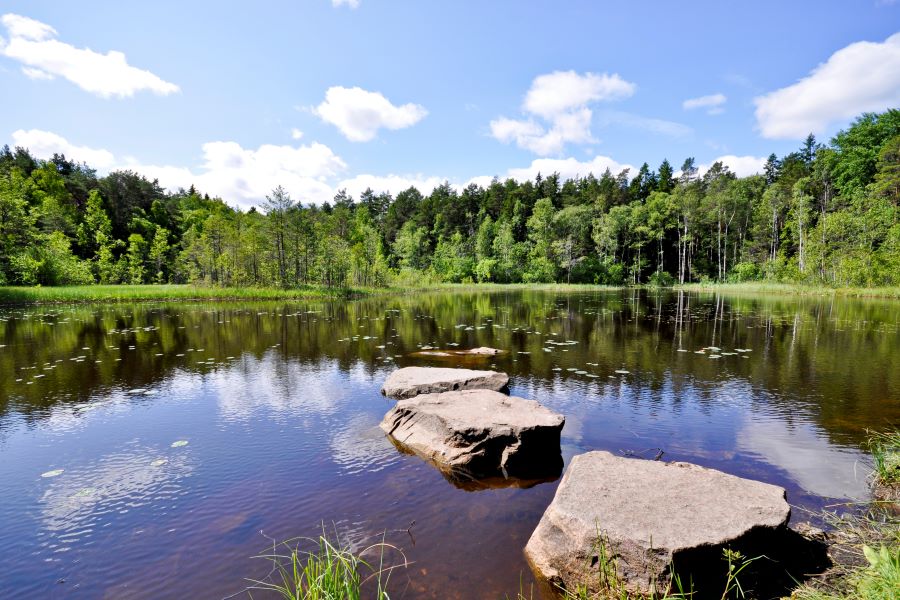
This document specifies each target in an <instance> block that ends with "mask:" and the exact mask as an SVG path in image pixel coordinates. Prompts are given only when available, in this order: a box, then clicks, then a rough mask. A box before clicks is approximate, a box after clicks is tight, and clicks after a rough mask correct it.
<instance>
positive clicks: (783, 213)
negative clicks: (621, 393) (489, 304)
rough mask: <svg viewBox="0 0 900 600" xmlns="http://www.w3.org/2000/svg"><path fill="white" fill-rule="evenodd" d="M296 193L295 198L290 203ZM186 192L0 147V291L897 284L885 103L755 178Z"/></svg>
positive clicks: (704, 175) (897, 202) (898, 163)
mask: <svg viewBox="0 0 900 600" xmlns="http://www.w3.org/2000/svg"><path fill="white" fill-rule="evenodd" d="M298 200H299V201H298ZM228 201H229V199H228V198H210V197H209V196H208V195H205V194H203V193H202V190H197V189H195V188H194V187H193V186H192V187H190V188H189V189H187V190H178V191H176V192H173V193H169V192H166V191H165V190H163V189H162V188H161V187H160V185H159V184H158V183H157V182H156V181H149V180H147V179H146V178H144V177H143V176H141V175H140V174H138V173H134V172H131V171H114V172H112V173H110V174H108V175H106V176H103V177H98V176H97V174H96V171H95V170H94V169H92V168H91V167H90V166H89V165H86V164H78V163H75V162H72V161H70V160H68V159H66V158H65V156H61V155H55V156H53V157H52V158H51V159H50V160H46V161H44V160H39V159H37V158H35V157H33V156H32V155H31V154H30V153H29V151H28V150H27V149H23V148H15V149H14V150H10V149H9V147H4V148H3V149H2V150H0V285H21V286H33V285H44V286H48V285H50V286H52V285H88V284H93V283H100V284H123V283H128V284H150V283H152V284H163V283H182V284H184V283H194V284H204V285H212V286H224V287H262V288H265V287H277V288H283V289H291V288H303V287H305V286H321V287H323V288H329V289H332V288H334V289H345V288H359V287H362V288H371V287H390V286H397V285H401V286H403V285H408V284H409V283H421V282H423V281H425V282H429V281H440V282H496V283H516V282H522V283H551V282H567V283H593V284H607V285H637V284H646V283H649V284H653V285H671V284H673V283H677V284H688V283H692V282H695V283H701V284H708V283H711V282H718V283H724V282H746V281H754V282H755V281H764V282H780V283H791V284H802V285H826V286H831V287H841V288H844V287H872V286H897V285H900V110H896V109H893V110H888V111H887V112H884V113H881V114H864V115H862V116H861V117H859V118H858V119H857V120H856V122H854V124H853V125H852V126H851V127H849V128H848V129H847V130H846V131H842V132H840V133H838V134H837V135H836V136H835V137H834V138H833V139H832V140H831V141H830V143H829V144H828V145H821V144H819V143H817V141H816V140H815V138H813V137H812V136H810V137H809V138H808V139H807V140H806V142H805V143H804V144H803V146H802V147H801V148H799V149H798V150H797V151H796V152H792V153H789V154H788V155H786V156H783V157H781V158H779V157H777V156H776V155H774V154H773V155H771V156H770V157H769V159H768V162H767V163H766V165H765V170H764V173H763V174H761V175H753V176H749V177H737V176H736V175H735V174H734V173H732V172H731V171H729V169H728V168H727V167H726V166H725V165H723V164H721V163H715V164H713V165H711V166H710V167H709V168H708V169H705V170H704V171H703V172H701V171H700V170H699V168H698V166H697V165H696V164H695V161H694V159H693V158H687V159H686V160H684V162H683V163H682V164H681V169H680V170H676V169H675V168H674V167H673V166H672V164H670V163H669V162H668V161H667V160H665V161H663V162H662V163H661V164H660V165H659V167H658V169H656V170H652V169H651V168H650V166H649V165H648V164H647V163H644V164H643V165H642V166H641V168H640V169H639V171H638V172H637V173H632V172H629V171H628V170H624V171H622V172H620V173H618V174H614V173H611V172H610V171H608V170H607V171H606V172H605V173H602V174H600V176H599V177H597V176H595V175H594V174H586V175H585V176H584V177H578V178H575V179H567V180H562V179H561V178H560V176H559V175H558V174H556V173H548V174H544V175H543V176H542V175H540V174H539V175H538V176H537V177H536V178H535V180H534V181H523V182H520V181H516V180H513V179H507V180H506V181H500V180H499V179H494V180H493V181H492V182H491V183H490V184H488V185H487V186H486V187H483V186H481V185H477V184H471V185H469V186H467V187H466V188H465V189H463V190H462V191H458V190H457V189H455V188H454V187H452V186H450V185H449V184H447V183H445V184H444V185H441V186H438V187H437V188H435V189H434V190H433V191H432V192H431V193H430V194H429V195H423V193H422V192H421V191H419V190H417V189H416V188H409V189H407V190H404V191H402V192H400V193H398V194H397V195H396V197H394V196H392V195H391V194H388V193H386V192H380V193H379V192H377V191H374V190H366V191H365V192H364V193H363V194H362V195H361V196H360V198H358V199H354V198H352V197H351V196H350V195H349V194H347V193H346V192H345V191H341V192H339V193H338V194H337V195H336V196H335V198H334V201H333V203H326V204H324V205H322V206H313V205H304V204H303V199H302V198H300V199H294V198H291V197H290V195H289V194H288V193H287V192H286V191H285V190H284V189H282V188H280V187H278V188H276V189H275V190H274V191H273V192H272V193H271V194H270V195H269V196H267V197H266V198H265V200H263V199H262V198H261V199H260V201H261V209H262V210H257V209H256V208H250V209H249V210H243V209H239V208H235V207H231V206H229V205H228V204H227V202H228Z"/></svg>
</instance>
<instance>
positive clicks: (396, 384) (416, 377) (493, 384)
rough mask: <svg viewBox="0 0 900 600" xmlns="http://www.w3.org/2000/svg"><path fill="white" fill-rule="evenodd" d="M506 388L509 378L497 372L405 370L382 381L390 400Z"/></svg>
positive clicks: (415, 368) (398, 370) (423, 368)
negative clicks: (458, 391)
mask: <svg viewBox="0 0 900 600" xmlns="http://www.w3.org/2000/svg"><path fill="white" fill-rule="evenodd" d="M507 385H509V375H507V374H506V373H500V372H498V371H474V370H472V369H449V368H440V367H404V368H402V369H397V370H396V371H394V372H393V373H391V374H390V375H388V378H387V380H385V382H384V385H383V386H382V388H381V393H382V394H384V395H385V396H390V397H391V398H412V397H414V396H418V395H419V394H433V393H437V392H450V391H456V390H493V391H497V392H499V391H500V390H502V389H504V388H506V386H507Z"/></svg>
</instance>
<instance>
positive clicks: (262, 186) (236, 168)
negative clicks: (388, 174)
mask: <svg viewBox="0 0 900 600" xmlns="http://www.w3.org/2000/svg"><path fill="white" fill-rule="evenodd" d="M12 137H13V143H14V144H15V145H16V146H22V147H24V148H28V149H29V150H31V152H32V154H34V155H35V156H37V157H40V158H49V157H50V156H52V155H53V153H55V152H58V153H63V154H65V155H66V157H68V158H70V159H74V160H77V161H84V162H87V163H88V164H89V165H90V166H92V167H95V168H97V169H99V170H100V171H103V172H109V171H113V170H116V169H130V170H132V171H135V172H137V173H140V174H142V175H144V176H145V177H147V178H149V179H158V180H159V183H160V185H162V186H163V187H165V188H167V189H169V190H170V191H175V190H177V189H178V188H188V187H190V186H191V185H194V186H196V187H197V188H198V189H200V190H201V191H203V192H205V193H208V194H209V195H211V196H219V197H221V198H222V199H223V200H225V201H226V202H229V203H231V204H235V203H236V204H239V205H241V206H243V207H245V208H246V207H249V206H253V205H256V204H259V202H260V201H262V200H263V199H264V198H265V196H266V194H269V193H271V191H272V189H273V188H274V187H275V186H277V185H281V186H283V187H284V188H285V189H286V190H287V191H288V192H289V193H290V194H291V196H292V197H293V198H294V199H295V200H299V201H302V202H304V203H309V202H313V203H320V202H324V201H326V200H330V199H331V198H332V197H333V196H334V192H333V190H332V187H331V185H330V184H329V182H330V181H332V180H334V179H335V178H336V177H337V176H339V175H340V174H342V173H343V172H344V171H345V170H346V169H347V164H346V163H345V162H344V161H343V160H342V159H341V158H340V157H339V156H337V155H336V154H335V153H334V152H333V151H332V150H331V148H329V147H328V146H325V145H324V144H320V143H318V142H314V143H312V144H308V145H301V146H276V145H272V144H263V145H261V146H259V147H258V148H256V149H250V148H243V147H242V146H241V145H240V144H238V143H237V142H229V141H219V142H208V143H206V144H203V146H202V153H203V160H202V161H201V163H200V165H199V166H198V167H196V168H188V167H181V166H172V165H153V164H146V163H142V162H141V161H139V160H138V159H135V158H131V157H121V158H119V157H116V156H115V155H114V154H113V153H112V152H110V151H108V150H103V149H96V148H89V147H86V146H78V145H75V144H73V143H71V142H69V141H68V140H67V139H66V138H64V137H62V136H60V135H58V134H55V133H52V132H49V131H41V130H38V129H32V130H29V131H24V130H18V131H16V132H14V133H13V135H12Z"/></svg>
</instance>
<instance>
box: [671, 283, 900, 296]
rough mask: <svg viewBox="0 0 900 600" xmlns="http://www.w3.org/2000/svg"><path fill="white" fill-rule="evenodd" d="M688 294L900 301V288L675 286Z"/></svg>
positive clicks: (723, 284)
mask: <svg viewBox="0 0 900 600" xmlns="http://www.w3.org/2000/svg"><path fill="white" fill-rule="evenodd" d="M674 289H676V290H684V291H686V292H720V293H724V294H772V295H786V296H842V297H848V298H891V299H900V287H872V288H865V287H829V286H825V285H805V284H799V283H771V282H765V281H748V282H745V283H686V284H683V285H678V286H675V288H674Z"/></svg>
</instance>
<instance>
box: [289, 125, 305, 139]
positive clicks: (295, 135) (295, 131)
mask: <svg viewBox="0 0 900 600" xmlns="http://www.w3.org/2000/svg"><path fill="white" fill-rule="evenodd" d="M302 137H303V132H302V131H300V130H299V129H297V128H296V127H295V128H294V129H291V139H294V140H299V139H300V138H302Z"/></svg>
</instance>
